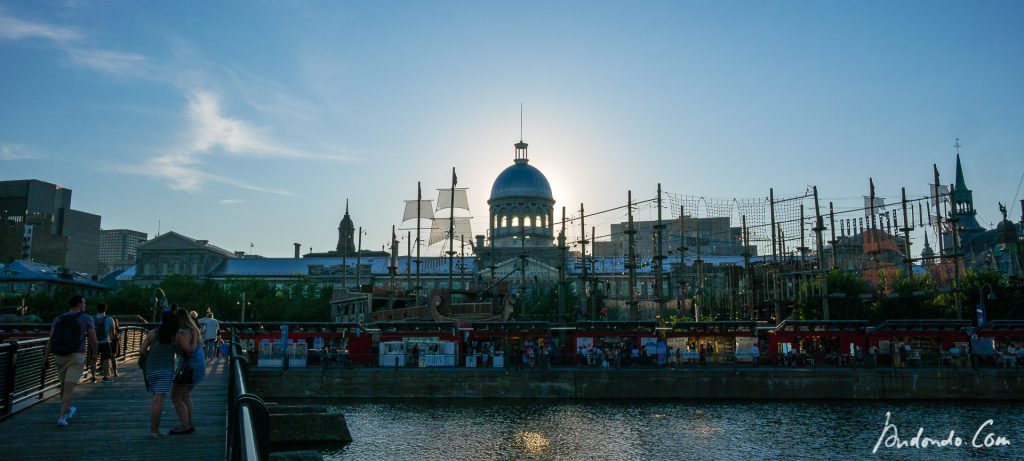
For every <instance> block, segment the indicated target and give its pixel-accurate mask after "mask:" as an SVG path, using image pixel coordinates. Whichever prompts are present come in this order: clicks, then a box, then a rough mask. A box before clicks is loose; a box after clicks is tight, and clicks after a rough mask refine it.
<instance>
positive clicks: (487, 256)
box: [475, 140, 559, 278]
mask: <svg viewBox="0 0 1024 461" xmlns="http://www.w3.org/2000/svg"><path fill="white" fill-rule="evenodd" d="M527 147H528V144H526V143H525V142H523V141H522V140H520V141H519V142H517V143H516V144H515V159H514V161H513V164H512V165H511V166H509V167H508V168H505V170H503V171H502V172H501V173H500V174H498V177H497V178H495V180H494V185H493V186H492V187H491V196H490V198H489V199H488V200H487V204H488V207H489V213H488V218H489V219H488V229H489V236H488V237H489V239H484V238H483V236H478V237H477V248H476V249H475V250H476V254H477V257H478V258H479V262H480V265H479V266H478V267H481V268H486V269H484V273H483V275H484V276H487V275H490V274H488V272H489V269H490V267H491V266H494V269H495V276H496V277H502V276H504V275H507V274H509V273H510V272H513V271H516V270H517V269H518V268H519V267H521V265H523V264H525V265H526V267H527V270H526V271H525V273H524V274H525V275H529V276H530V277H531V278H533V277H539V278H549V277H550V276H551V275H552V274H555V275H557V273H558V269H557V267H555V265H556V264H557V261H558V257H559V254H558V251H557V250H555V246H554V238H555V232H554V228H555V219H554V217H555V216H554V207H555V198H554V196H552V194H551V184H550V183H548V179H547V178H546V177H545V176H544V173H542V172H541V171H540V170H538V169H537V168H535V167H533V165H530V159H529V157H528V154H527Z"/></svg>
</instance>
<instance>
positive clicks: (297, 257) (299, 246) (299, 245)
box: [292, 242, 302, 259]
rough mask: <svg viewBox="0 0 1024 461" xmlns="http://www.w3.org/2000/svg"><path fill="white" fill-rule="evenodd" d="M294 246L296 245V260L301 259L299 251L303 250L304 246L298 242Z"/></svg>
mask: <svg viewBox="0 0 1024 461" xmlns="http://www.w3.org/2000/svg"><path fill="white" fill-rule="evenodd" d="M292 245H295V259H299V249H300V248H302V244H301V243H298V242H296V243H293V244H292Z"/></svg>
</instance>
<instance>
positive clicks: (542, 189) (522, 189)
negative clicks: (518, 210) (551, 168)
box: [491, 159, 554, 201]
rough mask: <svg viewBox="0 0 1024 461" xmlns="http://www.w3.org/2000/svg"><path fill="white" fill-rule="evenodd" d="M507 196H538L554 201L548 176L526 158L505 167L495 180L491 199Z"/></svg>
mask: <svg viewBox="0 0 1024 461" xmlns="http://www.w3.org/2000/svg"><path fill="white" fill-rule="evenodd" d="M506 197H536V198H545V199H548V200H551V201H554V197H553V196H552V195H551V185H550V184H548V178H545V177H544V173H541V172H540V170H538V169H536V168H534V167H532V166H530V164H529V163H528V161H527V160H526V159H517V160H516V163H515V164H514V165H512V166H510V167H508V168H505V171H502V172H501V174H499V175H498V177H497V179H495V180H494V186H492V187H491V200H494V199H497V198H506Z"/></svg>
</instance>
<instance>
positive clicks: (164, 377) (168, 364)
mask: <svg viewBox="0 0 1024 461" xmlns="http://www.w3.org/2000/svg"><path fill="white" fill-rule="evenodd" d="M177 333H178V318H177V317H175V316H174V314H173V313H172V312H170V311H164V312H163V314H161V316H160V326H159V327H158V328H156V329H154V330H151V331H150V332H149V333H147V334H146V337H145V338H143V339H142V345H141V346H140V347H139V354H140V355H139V361H140V362H141V363H145V367H144V369H143V373H145V377H146V390H147V391H148V392H149V393H150V394H152V395H153V400H152V402H151V403H150V406H149V436H150V437H154V438H155V437H159V436H161V435H163V434H161V433H160V417H161V416H162V415H163V412H164V399H165V398H166V397H167V394H169V393H170V392H171V380H173V379H174V337H175V335H177Z"/></svg>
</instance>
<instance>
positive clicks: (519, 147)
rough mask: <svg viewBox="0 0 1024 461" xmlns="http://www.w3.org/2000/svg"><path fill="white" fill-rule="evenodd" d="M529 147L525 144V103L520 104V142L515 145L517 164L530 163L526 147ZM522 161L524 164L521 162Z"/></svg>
mask: <svg viewBox="0 0 1024 461" xmlns="http://www.w3.org/2000/svg"><path fill="white" fill-rule="evenodd" d="M528 145H529V144H526V143H525V142H523V103H519V142H517V143H516V144H515V146H516V163H526V162H529V161H530V159H529V158H527V155H526V146H528ZM520 160H521V161H522V162H520Z"/></svg>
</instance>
